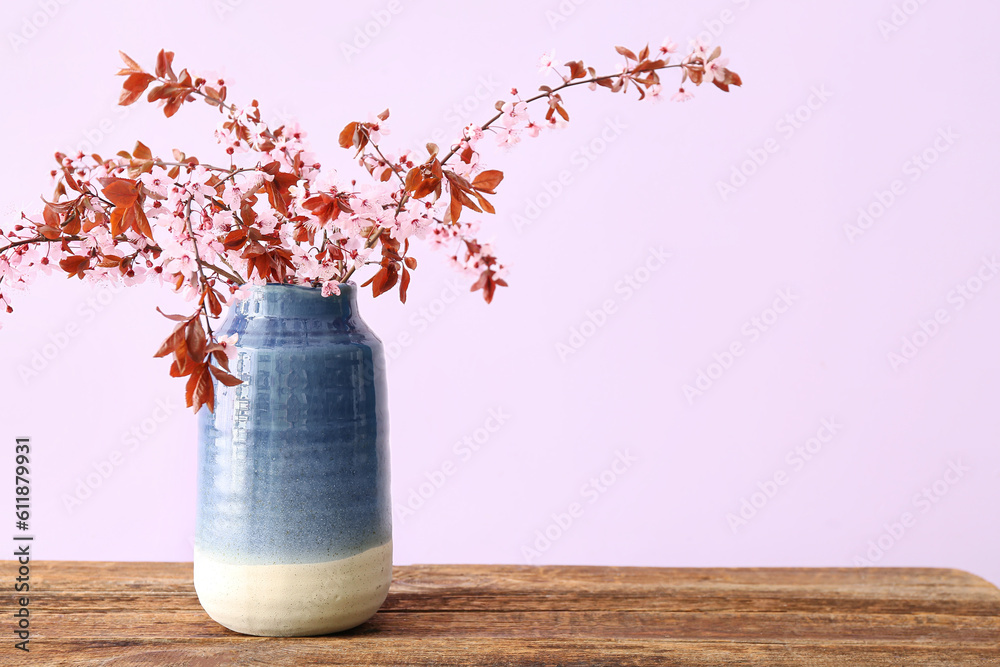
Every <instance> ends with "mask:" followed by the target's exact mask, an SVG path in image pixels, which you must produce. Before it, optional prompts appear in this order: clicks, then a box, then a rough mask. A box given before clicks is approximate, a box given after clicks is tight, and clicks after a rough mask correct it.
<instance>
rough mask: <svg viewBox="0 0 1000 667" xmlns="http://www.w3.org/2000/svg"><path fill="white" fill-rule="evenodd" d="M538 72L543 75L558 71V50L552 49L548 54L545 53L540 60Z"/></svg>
mask: <svg viewBox="0 0 1000 667" xmlns="http://www.w3.org/2000/svg"><path fill="white" fill-rule="evenodd" d="M538 71H539V72H540V73H542V74H548V73H549V72H555V71H556V50H555V49H552V50H551V51H549V52H548V53H543V54H542V57H541V58H539V59H538Z"/></svg>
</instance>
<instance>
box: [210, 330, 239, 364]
mask: <svg viewBox="0 0 1000 667" xmlns="http://www.w3.org/2000/svg"><path fill="white" fill-rule="evenodd" d="M239 337H240V335H239V334H235V333H234V334H231V335H229V336H219V337H218V338H216V339H215V342H217V343H218V344H219V345H220V346H221V347H222V351H223V352H225V354H226V358H227V359H229V360H230V361H232V360H233V359H235V358H236V353H237V352H238V350H237V349H236V342H237V341H238V340H239Z"/></svg>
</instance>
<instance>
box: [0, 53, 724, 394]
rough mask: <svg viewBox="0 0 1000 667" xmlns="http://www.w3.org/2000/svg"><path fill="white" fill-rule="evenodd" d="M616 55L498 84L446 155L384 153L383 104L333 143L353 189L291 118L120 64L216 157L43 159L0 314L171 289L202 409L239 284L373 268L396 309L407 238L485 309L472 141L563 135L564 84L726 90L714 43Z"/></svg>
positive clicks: (483, 180) (488, 251)
mask: <svg viewBox="0 0 1000 667" xmlns="http://www.w3.org/2000/svg"><path fill="white" fill-rule="evenodd" d="M617 50H618V53H619V54H621V55H622V56H623V57H624V59H625V60H624V63H623V65H622V68H621V70H620V71H619V72H617V73H615V74H611V75H604V76H598V75H597V73H596V72H595V71H594V69H593V68H588V67H586V66H584V64H583V63H582V62H580V61H572V62H569V63H566V64H565V66H563V67H562V68H560V67H558V66H557V65H556V62H555V56H554V53H550V54H546V55H545V56H543V58H542V61H541V63H540V64H541V69H542V70H543V71H545V72H555V73H556V74H557V75H558V76H559V78H560V79H561V82H560V83H559V84H558V85H556V86H548V85H544V86H542V87H541V88H540V92H539V93H538V94H536V95H534V96H531V97H527V98H525V97H522V96H521V95H520V94H519V93H518V91H517V90H516V89H512V90H511V91H510V97H509V99H506V100H501V101H498V102H497V104H496V114H495V115H494V116H493V117H492V118H490V119H489V120H487V121H486V122H485V123H483V124H481V125H475V124H471V125H469V126H467V127H465V128H464V130H463V131H462V133H461V136H460V137H457V138H456V142H455V143H454V144H453V145H451V146H449V147H448V148H447V151H446V152H445V151H443V150H442V149H440V148H439V147H438V146H435V145H433V144H428V146H427V153H428V154H427V156H426V157H423V158H421V157H418V156H417V155H415V154H413V153H412V152H409V151H406V152H402V153H398V154H397V153H392V152H390V151H388V150H385V151H384V150H383V149H382V145H383V142H384V140H385V138H386V137H387V136H388V135H390V128H389V126H388V119H389V112H388V110H386V111H383V112H382V113H380V114H373V115H371V116H369V118H368V119H367V120H365V121H356V122H352V123H350V124H348V125H347V126H346V127H345V128H344V130H343V131H342V132H341V134H340V144H341V146H343V147H344V148H347V149H350V150H352V151H354V152H355V159H356V162H357V164H358V165H360V166H361V167H363V168H364V169H365V170H366V171H367V172H368V174H369V175H370V178H365V179H363V181H362V182H359V181H358V179H357V178H355V177H354V176H353V175H351V176H346V175H342V174H341V173H339V172H338V171H336V170H334V169H330V168H324V167H323V166H322V165H321V163H320V161H319V159H318V157H317V156H316V155H315V154H313V153H312V152H310V150H309V148H308V145H307V144H306V141H305V139H306V134H305V132H304V131H303V130H302V129H301V128H300V127H299V126H298V125H297V124H294V123H293V124H286V125H282V126H280V127H271V126H269V124H268V123H266V122H264V121H263V120H262V118H261V110H260V108H259V107H258V104H257V102H256V101H254V102H252V103H251V104H249V105H245V106H236V105H233V104H231V103H229V102H227V96H228V91H227V88H226V83H225V81H223V80H218V79H216V80H214V81H209V80H207V79H206V78H204V77H196V76H194V75H192V74H191V73H189V72H188V71H187V70H182V71H181V72H179V73H175V72H174V68H173V53H171V52H168V51H161V52H160V54H159V55H158V57H157V63H156V67H155V70H154V72H152V73H150V72H147V71H146V70H145V69H143V68H142V67H141V66H140V65H139V64H138V63H136V62H135V61H134V60H132V59H131V58H129V57H128V56H126V55H125V54H122V59H123V61H124V63H125V66H124V68H123V69H122V70H121V71H119V75H121V76H124V77H125V83H124V86H123V90H122V95H121V99H120V103H121V104H123V105H128V104H132V103H134V102H136V101H137V100H138V99H139V98H140V97H141V96H143V95H144V94H145V95H146V99H147V101H149V102H159V103H160V104H161V106H162V109H163V112H164V113H165V115H166V116H168V117H169V116H172V115H173V114H175V113H176V112H177V111H178V110H179V109H180V107H181V106H182V105H183V104H185V103H187V102H192V101H195V100H198V99H200V100H203V101H204V102H206V103H208V104H209V105H212V106H214V107H216V108H217V109H218V110H219V112H220V122H219V123H218V126H217V127H216V129H215V138H216V140H217V142H218V144H219V146H220V147H221V149H222V150H221V151H220V152H221V156H222V157H221V158H220V160H213V161H212V162H211V163H209V162H202V161H201V160H200V159H198V158H197V157H195V156H188V155H186V154H184V153H182V152H180V151H179V150H174V151H173V152H172V154H171V155H170V156H169V157H164V156H162V155H156V154H154V153H153V152H152V151H151V150H150V149H149V148H148V147H147V146H146V145H144V144H143V143H141V142H137V143H136V145H135V147H134V148H133V149H132V151H131V152H128V151H121V152H119V153H118V154H116V155H115V156H113V157H110V158H108V157H102V156H100V155H97V154H90V155H85V154H82V153H79V154H76V155H64V154H62V153H57V154H56V161H57V168H56V169H54V170H53V171H52V177H53V178H54V180H55V193H54V195H53V197H52V199H51V201H49V202H47V203H46V205H45V206H44V209H43V210H42V212H41V213H39V214H38V215H28V214H25V213H22V216H21V219H20V220H18V221H17V222H16V223H15V224H13V225H12V226H11V227H9V228H7V229H2V228H0V309H5V310H7V311H8V312H10V310H11V307H10V304H9V302H8V300H7V297H8V294H9V292H10V290H18V289H23V288H24V287H26V286H27V285H29V284H30V283H31V281H32V280H33V278H34V277H35V276H36V275H37V274H38V273H43V274H46V275H47V274H50V273H51V272H52V270H53V269H54V268H58V269H59V270H60V271H62V272H64V273H66V274H68V275H69V276H70V277H73V276H77V277H79V278H80V279H83V280H88V281H91V282H109V281H110V282H119V281H120V282H123V283H124V284H126V285H135V284H139V283H143V282H146V281H151V280H152V281H157V282H161V283H166V284H168V285H170V286H171V287H173V288H174V289H177V290H182V291H184V292H185V293H186V294H187V296H188V297H190V299H191V300H195V301H197V309H196V310H195V312H194V313H193V314H192V315H190V316H170V317H171V318H172V319H174V320H176V321H177V322H178V323H179V324H178V325H177V328H176V329H175V331H174V333H173V334H171V337H169V338H168V339H167V341H165V343H164V345H163V346H161V349H160V352H159V353H158V354H160V356H166V355H167V354H173V355H174V357H175V359H174V365H173V367H172V368H171V373H172V374H175V375H178V376H188V377H189V382H188V403H189V405H192V406H193V407H195V409H197V408H198V407H200V406H201V405H206V404H207V405H209V406H210V407H211V405H212V403H211V401H210V400H209V399H210V398H211V396H212V382H211V378H212V377H215V378H216V379H218V380H220V381H224V382H226V383H231V382H238V380H236V379H235V378H233V376H231V375H229V374H228V357H229V353H230V351H231V348H232V345H233V343H234V341H228V340H226V341H224V340H221V339H220V338H219V337H217V336H215V334H214V332H213V331H212V320H213V319H215V318H218V317H219V316H220V315H221V312H222V307H223V306H224V305H226V304H228V303H230V302H231V301H232V300H233V298H234V297H235V298H239V297H240V296H242V294H243V293H245V291H246V290H247V289H248V288H247V286H248V285H259V284H264V283H272V282H277V283H290V284H299V285H311V286H315V287H317V288H320V289H321V290H322V293H323V294H324V295H333V294H339V291H340V290H339V285H340V284H342V283H345V282H347V281H348V280H350V279H351V278H352V276H353V275H354V273H355V272H356V271H357V270H359V269H365V268H366V267H371V268H372V270H373V274H372V275H371V277H370V278H369V279H368V280H367V281H366V282H365V283H364V284H363V286H367V285H371V286H372V291H373V294H374V295H375V296H378V295H380V294H382V293H385V292H387V291H389V290H390V289H393V288H398V290H399V296H400V299H401V300H402V301H404V302H405V300H406V292H407V288H408V285H409V282H410V275H411V272H412V271H413V270H414V269H416V266H417V261H416V259H415V258H414V257H412V256H411V255H410V249H411V239H418V240H422V241H425V242H428V244H429V245H431V246H432V247H442V248H445V249H446V252H447V254H448V257H449V258H450V261H451V263H452V264H453V265H454V266H455V267H456V268H457V269H458V270H459V271H461V272H462V273H464V274H467V275H468V276H469V277H470V278H471V280H472V286H471V289H472V290H473V291H476V290H482V292H483V296H484V298H485V299H486V301H487V302H489V301H491V300H492V299H493V296H494V293H495V291H496V288H497V287H503V286H506V284H507V283H506V274H507V269H506V267H505V266H504V265H503V264H502V263H501V262H500V261H499V259H498V258H497V256H496V253H495V251H494V249H493V246H492V244H491V243H486V242H481V241H479V240H478V238H477V237H478V234H479V232H480V223H479V221H478V220H475V221H470V220H468V219H467V218H468V216H466V218H465V219H463V218H462V214H463V211H465V210H466V209H470V210H472V211H473V212H475V213H486V214H492V213H494V207H493V205H492V204H491V203H490V201H489V200H488V198H487V197H488V196H492V195H494V194H495V193H496V188H497V186H498V185H499V184H500V182H501V181H502V180H503V173H502V172H500V171H498V170H495V169H489V168H487V166H486V165H485V164H484V163H483V161H482V159H481V152H482V150H483V149H484V144H486V143H487V142H490V141H492V142H493V143H494V145H495V146H496V147H499V148H501V149H509V148H511V147H512V146H515V145H516V144H518V143H520V141H521V140H522V139H524V138H525V137H528V138H531V137H537V136H539V134H541V133H542V132H544V131H547V130H548V129H552V128H560V127H562V126H564V125H565V124H566V123H567V121H568V120H569V115H568V113H567V112H566V109H565V107H564V105H563V100H562V96H561V91H563V90H564V89H566V88H569V87H572V86H577V85H582V84H586V85H588V86H589V87H590V88H592V89H596V88H597V87H605V88H608V89H609V90H611V91H612V92H625V91H627V90H628V89H629V88H630V87H634V88H635V89H636V90H637V91H638V93H639V96H640V98H643V97H646V96H647V94H648V96H650V97H651V98H653V99H657V98H659V96H660V90H661V83H660V78H659V75H658V72H659V71H660V70H664V69H668V68H677V69H679V70H680V71H681V88H680V90H679V92H678V93H677V94H676V95H674V99H678V100H684V99H687V98H688V97H689V96H690V93H687V92H686V91H685V90H684V88H683V85H684V82H686V81H691V82H692V83H694V85H699V84H701V83H702V82H703V81H710V82H712V83H714V84H715V85H716V86H717V87H719V88H721V89H723V90H728V88H729V85H740V83H741V82H740V80H739V76H738V75H736V74H735V73H734V72H732V71H730V70H728V69H727V68H726V61H725V60H724V59H720V58H719V50H718V49H715V50H714V51H712V52H711V53H709V51H708V48H707V47H706V46H704V45H702V44H695V45H694V46H693V48H692V50H691V52H690V53H689V54H687V56H685V57H684V58H683V59H681V60H678V61H677V62H676V63H674V62H672V61H671V60H672V58H673V57H674V56H675V54H676V51H677V46H676V44H674V43H673V42H671V41H670V40H666V41H665V42H664V44H663V46H662V47H660V49H659V50H658V51H656V52H654V53H652V55H651V52H650V49H649V48H648V47H646V48H644V49H642V50H640V51H639V53H638V54H637V53H635V52H633V51H631V50H629V49H626V48H624V47H617ZM536 102H538V103H544V104H545V109H546V112H545V114H544V118H537V119H536V118H533V117H532V116H531V115H530V113H529V107H530V106H531V105H532V104H533V103H536ZM227 346H228V348H227ZM213 360H214V361H213Z"/></svg>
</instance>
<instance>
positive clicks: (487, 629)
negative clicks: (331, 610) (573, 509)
mask: <svg viewBox="0 0 1000 667" xmlns="http://www.w3.org/2000/svg"><path fill="white" fill-rule="evenodd" d="M0 572H2V575H0V576H2V577H3V578H4V580H5V581H7V582H12V581H13V579H14V577H15V576H16V575H15V564H14V563H12V562H10V561H5V562H4V563H3V565H2V568H0ZM393 577H394V580H393V585H392V589H391V590H390V592H389V598H388V600H387V601H386V603H385V605H384V606H383V608H382V610H381V611H379V613H378V614H377V615H376V616H375V618H373V619H372V620H371V621H369V622H367V623H365V624H364V625H362V626H361V627H359V628H356V629H354V630H351V631H348V632H345V633H341V634H338V635H330V636H326V637H311V638H292V639H273V638H261V637H247V636H243V635H238V634H236V633H234V632H230V631H229V630H226V629H225V628H223V627H222V626H220V625H218V624H216V623H215V622H213V621H212V620H211V619H210V618H209V617H208V616H207V615H206V614H205V612H204V611H203V610H202V608H201V606H200V605H199V604H198V598H197V597H196V595H195V592H194V587H193V585H192V583H191V581H192V570H191V564H190V563H108V562H69V561H66V562H62V561H48V562H37V563H32V564H31V594H30V597H31V602H30V611H31V631H32V634H31V642H30V644H29V645H30V647H31V651H30V653H29V654H26V653H24V652H23V651H19V650H16V649H14V646H13V645H14V642H15V641H16V640H15V639H14V638H13V628H14V624H13V622H12V620H13V618H12V617H11V616H10V615H9V612H6V611H5V613H4V614H3V617H4V618H5V619H7V620H6V621H3V622H0V624H3V625H7V626H9V627H8V629H6V630H4V631H3V636H4V637H5V638H6V639H5V643H6V645H5V646H3V647H2V648H0V664H2V665H6V664H11V665H14V664H35V665H46V666H48V665H52V666H56V665H95V666H96V665H107V666H113V665H193V666H195V667H208V666H212V667H215V666H221V665H240V666H243V665H253V666H256V665H260V666H265V665H266V666H271V665H296V666H298V665H436V664H442V665H444V664H464V665H684V666H688V665H815V666H822V665H1000V591H998V590H997V589H996V588H995V587H994V586H992V585H991V584H989V583H987V582H985V581H983V580H982V579H980V578H978V577H975V576H973V575H971V574H968V573H965V572H961V571H958V570H943V569H896V568H870V569H868V568H858V569H853V568H845V569H668V568H622V567H526V566H508V565H497V566H485V565H418V566H408V567H397V568H395V569H394V572H393ZM5 589H6V590H8V591H9V590H11V588H10V587H8V586H7V585H6V584H5ZM4 597H5V598H6V604H5V607H6V608H7V609H14V608H15V607H14V605H15V600H16V598H15V597H14V595H12V594H8V595H5V596H4Z"/></svg>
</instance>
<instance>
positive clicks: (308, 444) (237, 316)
mask: <svg viewBox="0 0 1000 667" xmlns="http://www.w3.org/2000/svg"><path fill="white" fill-rule="evenodd" d="M220 333H221V334H223V335H231V334H234V333H235V334H238V336H239V338H238V341H237V344H236V349H237V355H236V357H235V358H234V359H233V360H231V362H230V369H231V371H232V373H233V375H235V376H237V377H238V378H240V379H241V380H242V381H243V384H241V385H238V386H236V387H225V386H223V385H222V384H221V383H216V385H215V390H216V398H215V410H214V412H209V411H208V410H207V409H206V408H202V410H201V412H200V413H199V431H200V437H199V452H198V458H199V462H198V516H197V533H196V537H195V556H194V583H195V589H196V591H197V593H198V599H199V601H200V602H201V604H202V606H203V607H204V608H205V611H207V612H208V614H209V615H210V616H211V617H212V618H213V619H215V620H216V621H217V622H219V623H220V624H222V625H224V626H226V627H227V628H229V629H231V630H235V631H236V632H241V633H244V634H251V635H262V636H307V635H319V634H327V633H330V632H338V631H341V630H346V629H348V628H352V627H354V626H356V625H359V624H361V623H363V622H364V621H366V620H367V619H369V618H370V617H371V616H372V615H373V614H374V613H375V612H376V611H377V610H378V608H379V606H380V605H381V604H382V602H383V601H384V600H385V597H386V594H387V593H388V590H389V583H390V581H391V579H392V527H391V508H390V501H389V451H388V407H387V402H386V380H385V361H384V353H383V348H382V343H381V341H379V339H378V338H377V337H376V336H375V335H374V334H373V333H372V331H371V330H370V329H369V328H368V326H367V325H366V324H365V323H364V322H363V321H362V320H361V317H360V316H359V315H358V312H357V300H356V288H355V287H354V286H353V285H342V286H341V294H340V295H339V296H330V297H323V296H322V295H321V293H320V291H319V290H318V289H312V288H307V287H297V286H289V285H264V286H258V287H255V288H253V291H252V293H251V295H250V296H249V297H248V298H247V299H245V300H243V301H241V302H239V303H238V304H236V305H235V306H234V307H232V308H231V309H230V313H229V315H228V317H227V319H226V320H225V322H224V323H223V325H222V330H221V331H220Z"/></svg>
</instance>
